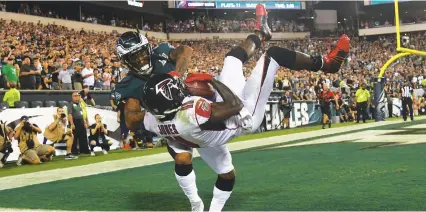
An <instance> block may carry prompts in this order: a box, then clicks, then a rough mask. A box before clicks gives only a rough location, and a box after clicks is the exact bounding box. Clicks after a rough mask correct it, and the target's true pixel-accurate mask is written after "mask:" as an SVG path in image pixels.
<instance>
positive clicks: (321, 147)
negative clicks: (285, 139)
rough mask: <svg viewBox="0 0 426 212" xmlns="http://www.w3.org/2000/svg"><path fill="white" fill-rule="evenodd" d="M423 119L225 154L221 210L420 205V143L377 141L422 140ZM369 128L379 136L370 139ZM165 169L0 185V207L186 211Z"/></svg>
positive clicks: (206, 188)
mask: <svg viewBox="0 0 426 212" xmlns="http://www.w3.org/2000/svg"><path fill="white" fill-rule="evenodd" d="M425 123H426V120H421V121H416V122H406V123H399V124H392V125H388V126H381V127H374V128H370V129H368V130H370V131H368V133H366V135H365V136H370V137H368V138H369V139H370V138H371V141H370V140H368V139H367V141H362V142H358V143H357V142H356V141H360V139H357V138H356V136H352V135H355V134H357V133H359V132H357V131H353V132H351V133H352V135H351V133H345V134H344V135H339V134H332V135H327V136H324V137H323V138H321V139H319V140H327V139H328V140H330V141H332V139H333V138H336V137H337V136H347V137H348V138H347V139H345V140H342V141H345V142H336V143H329V144H315V145H306V146H298V147H287V148H284V147H279V145H273V146H269V147H266V148H265V147H263V148H255V149H248V150H242V151H238V152H236V153H233V160H234V166H235V167H236V171H237V180H236V185H235V188H234V192H233V194H232V196H231V199H230V200H229V201H228V203H227V205H226V207H225V208H224V210H425V209H426V201H425V199H426V189H425V184H426V180H425V179H426V166H425V164H424V161H426V154H425V148H426V145H424V144H413V145H401V146H387V144H391V143H393V142H385V143H383V142H381V141H380V138H381V137H383V138H384V137H386V136H392V137H393V138H395V140H398V139H399V140H401V138H403V137H401V136H405V137H407V138H408V137H409V136H412V137H413V136H414V137H415V138H418V139H419V140H422V137H421V136H424V134H421V133H419V132H425V129H416V128H412V127H415V126H416V125H419V126H421V127H423V126H424V125H425ZM420 124H421V125H420ZM421 127H418V128H421ZM374 131H377V132H379V131H380V132H381V133H382V134H377V136H376V137H374V136H372V134H374ZM361 133H362V132H361ZM338 138H340V137H338ZM351 138H354V139H352V140H351ZM315 139H318V138H317V137H314V138H312V139H304V140H298V141H295V142H292V143H293V144H294V143H300V142H309V141H311V140H315ZM425 142H426V140H425ZM400 143H403V142H400ZM194 168H195V171H196V174H197V183H198V189H199V193H200V196H201V197H202V198H203V200H204V203H205V205H206V209H208V206H209V203H210V199H211V197H212V189H213V185H214V183H215V180H216V175H215V174H214V173H213V171H212V170H211V169H210V168H209V167H207V165H205V163H204V162H203V161H201V160H200V159H195V161H194ZM173 170H174V164H173V163H171V162H170V163H163V164H157V165H152V166H146V167H139V168H133V169H127V170H122V171H116V172H111V173H106V174H100V175H93V176H88V177H81V178H74V179H69V180H62V181H56V182H51V183H45V184H38V185H32V186H27V187H23V188H17V189H10V190H5V191H0V198H1V200H0V205H1V206H0V207H11V208H33V209H56V210H60V209H62V210H106V211H111V210H118V211H120V210H169V211H170V210H173V211H174V210H189V209H190V208H189V203H188V201H187V199H186V197H185V196H184V195H183V193H182V191H181V189H180V188H179V186H178V185H177V182H176V181H175V177H174V174H173ZM16 180H19V178H17V179H16Z"/></svg>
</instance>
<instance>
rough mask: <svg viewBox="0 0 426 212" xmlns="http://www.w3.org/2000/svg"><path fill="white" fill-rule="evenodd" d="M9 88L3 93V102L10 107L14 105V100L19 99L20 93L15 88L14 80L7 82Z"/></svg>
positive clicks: (17, 100)
mask: <svg viewBox="0 0 426 212" xmlns="http://www.w3.org/2000/svg"><path fill="white" fill-rule="evenodd" d="M9 86H10V89H9V90H8V91H7V92H6V93H5V94H4V97H3V102H6V103H7V104H8V105H9V107H10V108H14V107H15V102H19V101H21V93H20V92H19V91H18V90H17V89H16V83H15V82H9Z"/></svg>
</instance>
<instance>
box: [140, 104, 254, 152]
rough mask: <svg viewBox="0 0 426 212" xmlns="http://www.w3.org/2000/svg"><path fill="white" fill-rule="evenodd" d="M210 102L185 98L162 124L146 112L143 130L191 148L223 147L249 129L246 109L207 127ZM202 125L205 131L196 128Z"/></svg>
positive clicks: (250, 122)
mask: <svg viewBox="0 0 426 212" xmlns="http://www.w3.org/2000/svg"><path fill="white" fill-rule="evenodd" d="M211 103H212V102H211V101H209V100H207V99H204V98H202V97H198V96H191V97H186V98H185V99H184V100H183V103H182V107H181V109H180V110H179V111H178V112H177V113H176V115H175V117H174V118H173V119H172V120H170V121H164V122H162V121H159V120H158V119H157V118H156V117H155V116H154V115H152V114H151V113H146V114H145V118H144V124H145V129H147V130H149V131H151V132H154V133H156V134H157V135H158V136H161V137H166V138H168V139H171V140H175V141H178V142H180V143H183V144H185V145H186V146H189V147H193V148H198V147H211V146H219V145H223V144H226V143H227V142H228V141H230V140H231V139H232V138H234V137H236V136H239V135H241V134H243V133H245V132H248V131H250V130H251V127H252V116H251V114H249V113H248V111H247V110H246V109H243V110H242V111H241V112H240V114H239V115H236V116H233V117H231V118H229V119H228V120H226V121H224V122H223V124H221V125H220V126H219V125H216V124H215V126H208V125H209V124H208V123H207V121H208V120H209V118H210V115H211ZM203 124H205V126H204V127H203V128H204V129H205V128H207V129H208V130H207V129H205V130H201V128H200V125H203Z"/></svg>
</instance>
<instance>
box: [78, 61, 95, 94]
mask: <svg viewBox="0 0 426 212" xmlns="http://www.w3.org/2000/svg"><path fill="white" fill-rule="evenodd" d="M81 75H82V76H83V86H88V87H89V89H90V90H93V88H94V86H95V75H94V73H93V69H92V68H91V63H90V62H86V63H85V64H84V68H83V70H82V71H81Z"/></svg>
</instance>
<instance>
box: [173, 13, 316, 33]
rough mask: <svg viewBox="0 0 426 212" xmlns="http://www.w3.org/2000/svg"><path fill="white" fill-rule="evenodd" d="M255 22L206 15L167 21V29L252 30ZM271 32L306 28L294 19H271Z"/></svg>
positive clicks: (203, 31) (177, 31) (202, 31)
mask: <svg viewBox="0 0 426 212" xmlns="http://www.w3.org/2000/svg"><path fill="white" fill-rule="evenodd" d="M255 25H256V23H255V19H254V18H250V19H245V20H224V19H211V18H207V17H200V18H195V20H185V21H169V22H168V24H167V31H168V32H173V33H182V32H186V33H190V32H201V33H227V32H252V31H253V30H254V27H255ZM271 30H272V32H304V31H307V30H308V29H307V28H306V27H305V25H304V24H298V23H296V22H295V21H288V20H279V19H273V20H271Z"/></svg>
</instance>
